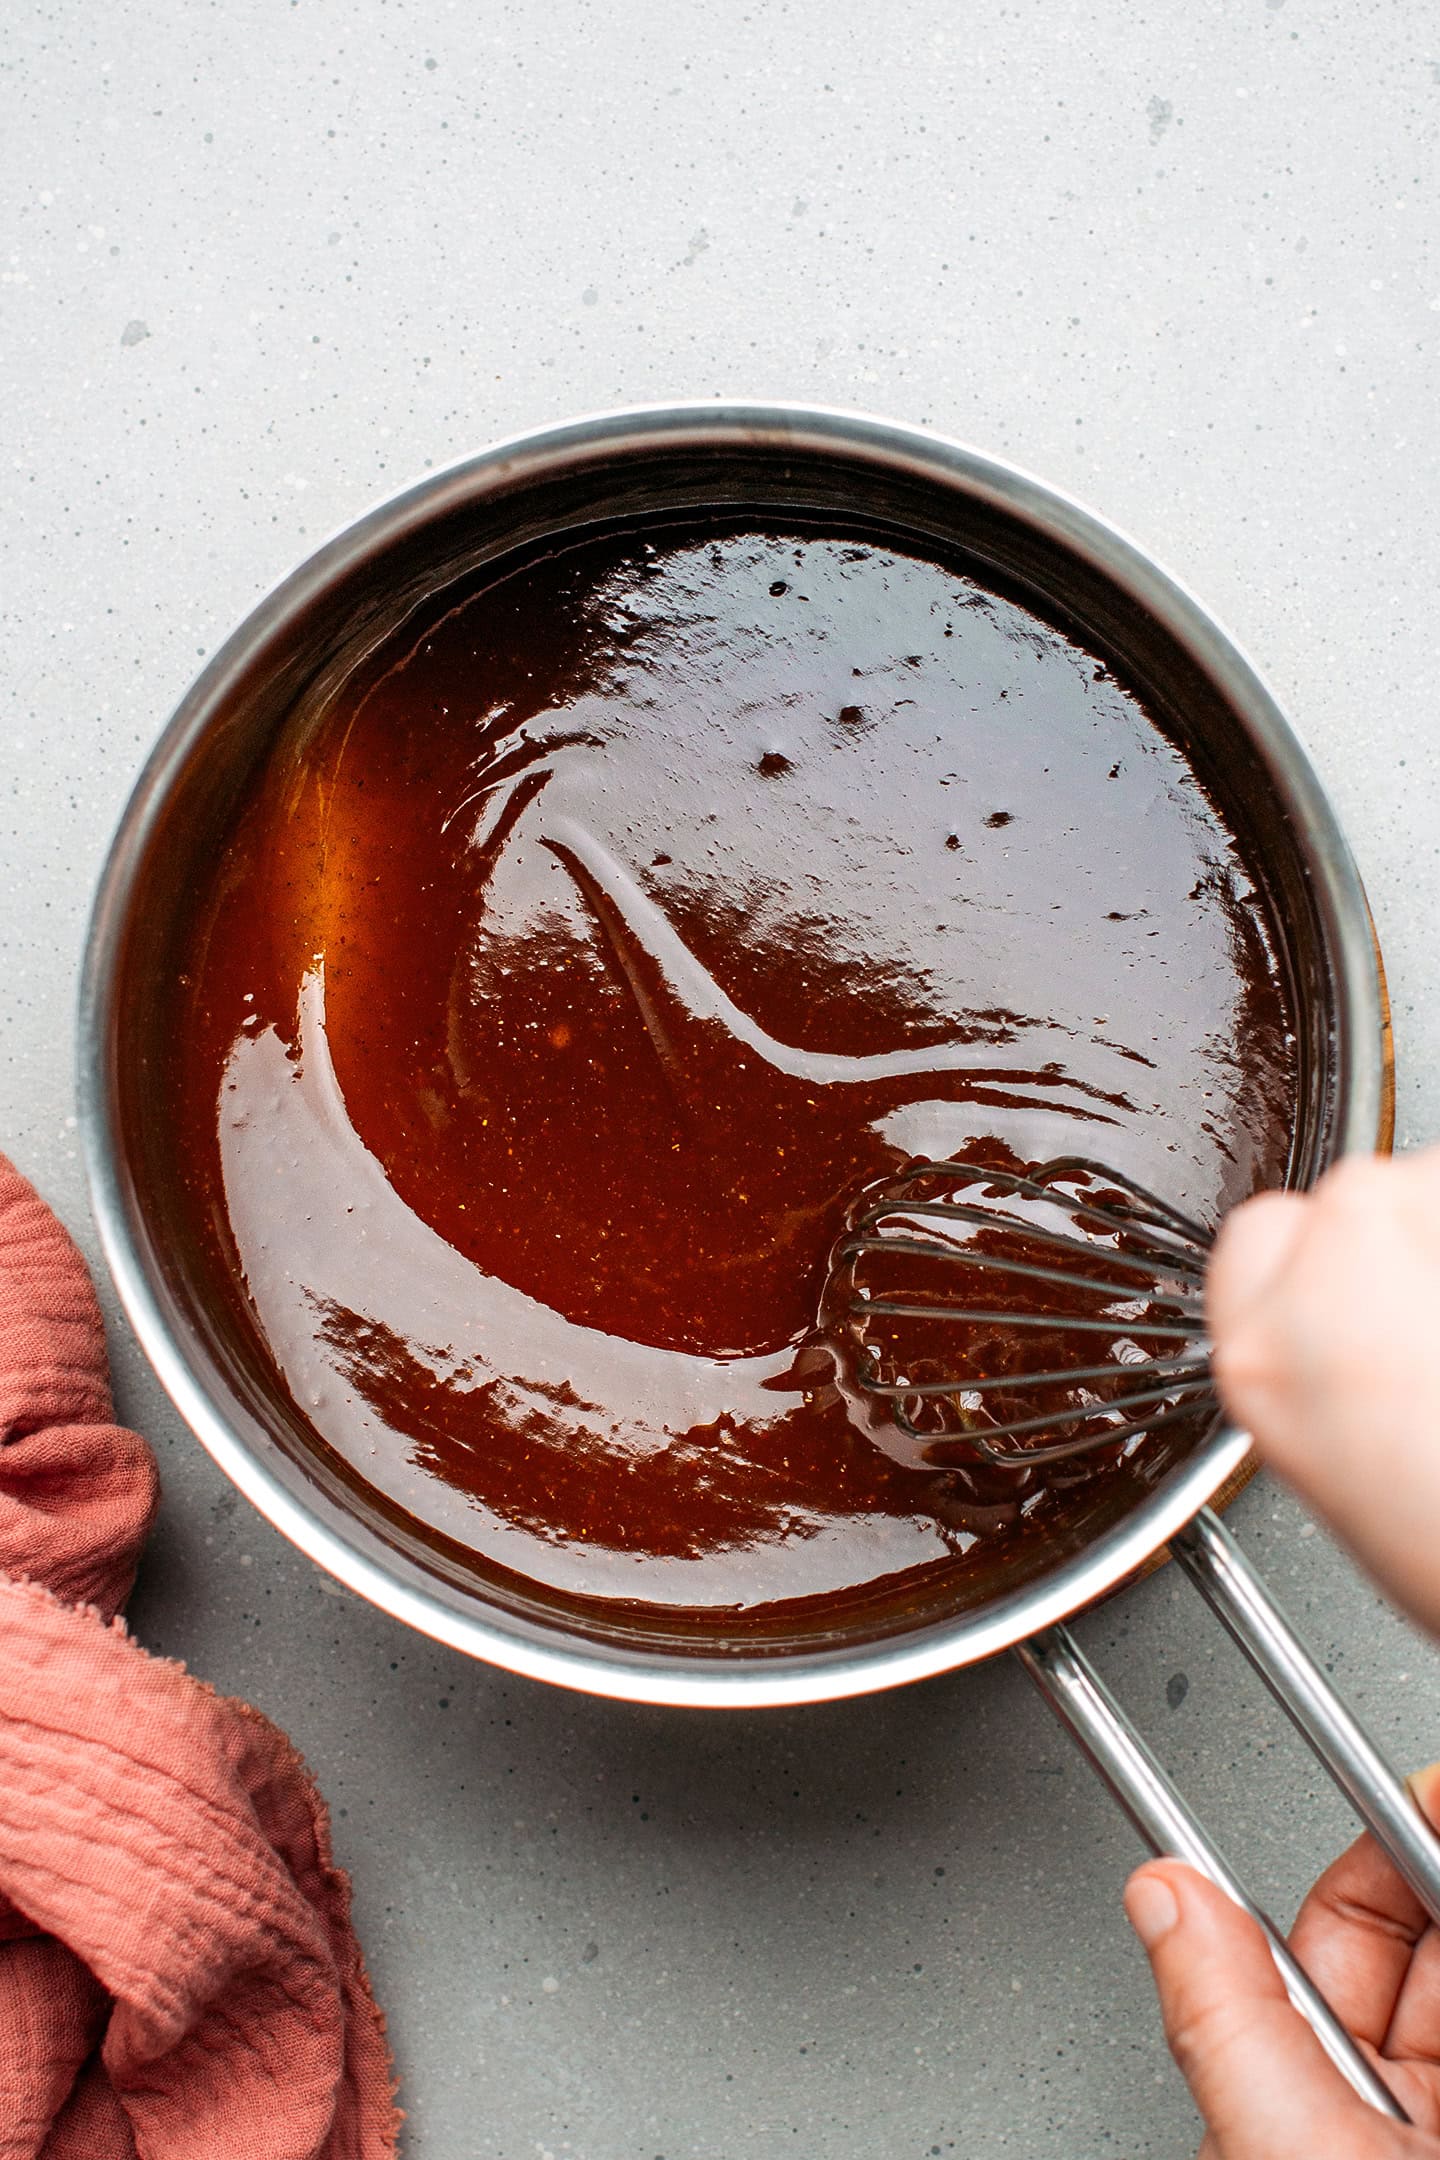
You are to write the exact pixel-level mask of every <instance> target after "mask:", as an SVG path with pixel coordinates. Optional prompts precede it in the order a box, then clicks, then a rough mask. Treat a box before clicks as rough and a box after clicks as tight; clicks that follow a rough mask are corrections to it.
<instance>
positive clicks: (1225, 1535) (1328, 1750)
mask: <svg viewBox="0 0 1440 2160" xmlns="http://www.w3.org/2000/svg"><path fill="white" fill-rule="evenodd" d="M1170 1550H1171V1551H1172V1552H1173V1553H1174V1555H1175V1557H1176V1559H1177V1560H1178V1561H1179V1562H1180V1564H1181V1566H1182V1567H1183V1568H1184V1569H1185V1572H1186V1573H1187V1574H1188V1575H1189V1577H1190V1579H1191V1581H1192V1582H1193V1583H1194V1584H1195V1585H1196V1587H1197V1589H1198V1590H1199V1591H1200V1593H1201V1595H1202V1596H1203V1597H1204V1598H1205V1600H1206V1602H1207V1603H1208V1604H1209V1605H1210V1606H1211V1608H1212V1609H1213V1611H1214V1612H1215V1614H1216V1615H1217V1617H1218V1618H1219V1619H1220V1621H1221V1622H1222V1623H1223V1625H1224V1626H1225V1627H1226V1628H1227V1629H1228V1631H1229V1633H1230V1634H1231V1635H1232V1636H1233V1637H1234V1639H1235V1641H1236V1642H1237V1643H1238V1644H1239V1646H1240V1648H1241V1649H1242V1650H1243V1651H1244V1653H1245V1655H1246V1657H1247V1658H1249V1660H1250V1663H1251V1664H1252V1665H1253V1666H1254V1668H1255V1670H1256V1672H1258V1673H1259V1675H1260V1677H1261V1679H1262V1680H1263V1681H1264V1682H1265V1685H1266V1686H1267V1687H1268V1688H1269V1690H1270V1692H1271V1694H1272V1695H1273V1696H1274V1697H1275V1700H1276V1701H1277V1702H1278V1703H1279V1705H1280V1707H1281V1709H1282V1710H1283V1711H1284V1712H1285V1714H1286V1716H1287V1717H1288V1718H1289V1719H1290V1720H1291V1722H1292V1724H1293V1725H1294V1726H1295V1728H1296V1730H1297V1731H1298V1732H1299V1733H1300V1734H1301V1735H1302V1737H1303V1738H1304V1739H1305V1740H1306V1741H1308V1743H1309V1745H1310V1746H1311V1747H1312V1748H1313V1749H1314V1751H1315V1754H1316V1755H1317V1756H1318V1758H1319V1760H1320V1762H1321V1763H1322V1764H1323V1766H1324V1768H1325V1769H1326V1771H1327V1772H1328V1773H1329V1775H1330V1776H1331V1777H1332V1778H1333V1779H1334V1780H1335V1783H1336V1784H1337V1785H1338V1786H1339V1788H1340V1790H1341V1792H1342V1793H1344V1795H1345V1797H1346V1799H1347V1800H1348V1801H1349V1802H1350V1805H1351V1806H1352V1807H1353V1808H1354V1810H1355V1812H1356V1814H1357V1815H1358V1816H1359V1817H1360V1820H1361V1821H1362V1822H1363V1823H1364V1824H1365V1825H1366V1827H1367V1828H1368V1829H1369V1830H1370V1831H1371V1833H1372V1835H1373V1836H1374V1838H1375V1840H1376V1842H1377V1843H1378V1844H1379V1845H1380V1846H1381V1848H1382V1850H1383V1851H1384V1852H1386V1853H1387V1854H1388V1855H1389V1857H1390V1859H1391V1860H1392V1861H1393V1863H1394V1865H1395V1867H1396V1868H1397V1869H1398V1871H1399V1873H1400V1874H1401V1875H1402V1876H1403V1877H1404V1879H1405V1881H1406V1882H1407V1883H1408V1884H1409V1885H1410V1888H1411V1889H1412V1890H1413V1891H1414V1893H1415V1895H1416V1897H1417V1898H1418V1899H1419V1900H1420V1903H1421V1904H1422V1905H1423V1906H1424V1908H1425V1910H1426V1912H1427V1913H1429V1915H1430V1918H1431V1919H1432V1920H1433V1921H1434V1922H1435V1923H1436V1924H1437V1926H1440V1840H1437V1838H1436V1836H1435V1832H1434V1831H1433V1830H1432V1829H1431V1828H1430V1825H1429V1824H1428V1823H1427V1822H1426V1820H1425V1818H1424V1816H1423V1815H1422V1814H1421V1812H1420V1810H1419V1808H1418V1807H1417V1806H1416V1804H1415V1800H1414V1798H1413V1796H1412V1794H1411V1793H1410V1791H1409V1789H1408V1787H1407V1786H1406V1785H1405V1784H1404V1783H1403V1782H1402V1781H1401V1779H1400V1778H1398V1777H1397V1776H1396V1774H1395V1772H1394V1771H1393V1770H1392V1769H1391V1767H1390V1765H1389V1764H1388V1763H1387V1762H1386V1760H1385V1758H1384V1756H1383V1755H1381V1753H1380V1751H1379V1749H1378V1748H1377V1747H1376V1746H1375V1743H1374V1742H1373V1741H1372V1740H1371V1738H1370V1736H1369V1734H1368V1733H1367V1732H1366V1731H1365V1729H1364V1727H1363V1726H1362V1725H1361V1724H1360V1722H1359V1720H1358V1719H1357V1718H1356V1717H1355V1716H1354V1714H1353V1712H1351V1711H1350V1710H1348V1709H1347V1708H1346V1706H1345V1704H1344V1703H1343V1702H1342V1701H1341V1700H1340V1697H1339V1696H1338V1695H1337V1694H1336V1692H1335V1690H1334V1688H1333V1687H1332V1686H1331V1685H1330V1682H1329V1680H1328V1679H1327V1678H1326V1676H1325V1674H1324V1673H1323V1672H1322V1671H1321V1669H1320V1667H1319V1666H1318V1665H1317V1664H1316V1662H1315V1659H1314V1658H1313V1657H1312V1656H1311V1654H1310V1652H1309V1651H1308V1650H1307V1649H1306V1648H1305V1645H1304V1643H1303V1642H1301V1640H1300V1638H1299V1636H1298V1635H1297V1634H1296V1632H1295V1629H1294V1627H1293V1626H1292V1625H1291V1623H1290V1621H1289V1620H1288V1619H1287V1618H1286V1616H1285V1613H1284V1612H1283V1610H1282V1609H1281V1607H1280V1606H1279V1605H1278V1604H1277V1603H1276V1601H1275V1599H1274V1597H1273V1596H1272V1595H1271V1593H1270V1591H1269V1590H1268V1589H1267V1588H1266V1586H1265V1584H1264V1582H1263V1581H1262V1580H1261V1578H1260V1576H1259V1575H1258V1574H1257V1573H1256V1572H1255V1569H1254V1568H1253V1567H1252V1566H1251V1565H1250V1562H1249V1561H1248V1560H1247V1559H1246V1557H1245V1555H1244V1553H1243V1552H1242V1551H1241V1550H1240V1547H1239V1546H1238V1545H1237V1544H1236V1542H1235V1540H1234V1538H1233V1537H1231V1535H1230V1532H1229V1531H1228V1530H1227V1529H1226V1528H1225V1525H1224V1524H1223V1523H1222V1522H1221V1520H1220V1518H1219V1516H1218V1515H1215V1514H1214V1513H1212V1511H1211V1510H1210V1509H1209V1508H1202V1509H1201V1511H1200V1513H1199V1514H1198V1515H1197V1516H1196V1517H1195V1519H1194V1521H1193V1522H1191V1523H1189V1524H1187V1526H1186V1528H1185V1529H1184V1530H1182V1531H1181V1532H1180V1533H1179V1535H1178V1536H1176V1537H1174V1538H1172V1539H1171V1541H1170Z"/></svg>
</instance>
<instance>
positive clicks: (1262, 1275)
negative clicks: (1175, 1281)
mask: <svg viewBox="0 0 1440 2160" xmlns="http://www.w3.org/2000/svg"><path fill="white" fill-rule="evenodd" d="M1309 1206H1310V1203H1309V1201H1308V1199H1307V1198H1306V1196H1305V1195H1304V1194H1303V1193H1280V1192H1266V1193H1257V1194H1256V1196H1255V1198H1254V1199H1253V1200H1247V1201H1246V1202H1245V1204H1244V1206H1243V1207H1238V1208H1236V1210H1235V1212H1234V1214H1233V1215H1228V1216H1227V1217H1226V1219H1225V1221H1224V1222H1223V1223H1222V1225H1221V1227H1220V1235H1219V1237H1218V1238H1217V1239H1216V1241H1215V1250H1214V1251H1213V1253H1212V1254H1211V1256H1210V1266H1209V1271H1208V1275H1207V1279H1206V1285H1205V1303H1206V1311H1207V1314H1208V1318H1209V1324H1210V1333H1211V1335H1212V1337H1213V1338H1214V1339H1215V1341H1216V1342H1219V1343H1225V1342H1228V1341H1229V1340H1230V1338H1231V1337H1232V1336H1233V1335H1234V1334H1235V1333H1236V1331H1237V1329H1239V1328H1240V1327H1242V1326H1243V1325H1244V1324H1245V1323H1246V1322H1247V1321H1248V1320H1249V1318H1250V1316H1251V1315H1252V1314H1253V1312H1254V1310H1255V1307H1256V1305H1257V1303H1258V1302H1259V1301H1260V1300H1261V1299H1263V1298H1264V1296H1265V1295H1266V1293H1267V1292H1268V1291H1270V1290H1272V1289H1273V1288H1274V1286H1275V1284H1276V1283H1277V1282H1278V1281H1279V1280H1280V1278H1281V1276H1282V1275H1283V1274H1284V1272H1285V1268H1286V1265H1287V1263H1288V1262H1289V1261H1290V1260H1291V1259H1292V1258H1293V1256H1294V1253H1295V1250H1296V1248H1297V1246H1298V1244H1299V1242H1300V1239H1301V1237H1302V1236H1303V1235H1304V1232H1305V1226H1306V1222H1307V1220H1308V1211H1309Z"/></svg>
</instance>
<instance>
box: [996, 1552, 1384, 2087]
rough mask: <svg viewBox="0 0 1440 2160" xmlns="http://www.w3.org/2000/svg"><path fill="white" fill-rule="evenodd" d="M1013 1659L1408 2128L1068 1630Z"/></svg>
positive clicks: (1356, 2080) (1335, 2057) (1337, 2059)
mask: <svg viewBox="0 0 1440 2160" xmlns="http://www.w3.org/2000/svg"><path fill="white" fill-rule="evenodd" d="M1207 1594H1208V1593H1207ZM1016 1656H1017V1657H1018V1658H1019V1659H1020V1662H1021V1664H1022V1665H1023V1666H1024V1667H1025V1670H1026V1671H1027V1672H1028V1673H1029V1675H1030V1677H1031V1679H1032V1680H1033V1681H1034V1682H1035V1685H1036V1686H1037V1687H1038V1688H1039V1690H1040V1692H1041V1694H1042V1695H1043V1696H1044V1697H1045V1700H1046V1701H1047V1702H1048V1703H1049V1705H1050V1707H1051V1709H1052V1710H1053V1711H1054V1712H1055V1714H1056V1716H1057V1717H1058V1718H1059V1720H1060V1722H1061V1724H1062V1725H1063V1726H1064V1727H1065V1729H1066V1730H1067V1732H1068V1733H1069V1734H1070V1736H1071V1738H1072V1739H1073V1740H1075V1741H1076V1743H1077V1744H1078V1745H1079V1747H1080V1749H1081V1751H1082V1753H1083V1754H1084V1755H1085V1756H1086V1757H1087V1758H1088V1760H1089V1762H1090V1763H1091V1765H1092V1766H1093V1768H1094V1769H1095V1770H1097V1771H1098V1772H1099V1774H1100V1776H1101V1778H1102V1779H1103V1780H1104V1782H1105V1783H1106V1785H1108V1786H1109V1788H1110V1791H1111V1792H1112V1793H1113V1794H1114V1796H1115V1798H1116V1800H1118V1802H1119V1803H1120V1806H1121V1807H1122V1808H1123V1809H1124V1811H1125V1813H1126V1814H1127V1815H1128V1816H1129V1818H1130V1820H1131V1822H1133V1823H1134V1825H1135V1828H1136V1829H1137V1830H1138V1831H1139V1833H1140V1835H1141V1837H1142V1838H1143V1839H1144V1841H1145V1843H1146V1844H1147V1845H1148V1846H1149V1847H1150V1850H1151V1851H1152V1852H1153V1853H1157V1854H1160V1855H1161V1856H1163V1857H1167V1858H1173V1859H1178V1860H1186V1861H1188V1862H1189V1863H1190V1865H1191V1866H1192V1867H1194V1868H1198V1869H1199V1870H1200V1872H1201V1874H1203V1875H1208V1876H1209V1878H1210V1880H1211V1881H1212V1882H1214V1883H1217V1884H1218V1885H1219V1887H1220V1888H1221V1889H1222V1890H1223V1891H1224V1892H1225V1893H1226V1895H1227V1896H1228V1897H1231V1898H1233V1899H1234V1900H1235V1903H1236V1904H1237V1905H1239V1906H1240V1907H1241V1908H1242V1909H1243V1910H1244V1911H1245V1912H1247V1913H1249V1914H1250V1916H1251V1918H1252V1919H1253V1920H1256V1921H1258V1922H1259V1924H1260V1926H1261V1927H1262V1928H1263V1929H1264V1931H1265V1934H1266V1937H1267V1939H1268V1941H1269V1944H1270V1954H1271V1956H1272V1957H1273V1958H1274V1960H1275V1963H1276V1966H1277V1968H1278V1969H1279V1973H1280V1977H1281V1979H1282V1980H1283V1981H1284V1983H1285V1991H1286V1993H1287V1994H1288V1995H1289V1997H1290V2000H1291V2002H1292V2003H1294V2005H1295V2007H1296V2009H1297V2010H1298V2011H1299V2012H1300V2015H1301V2016H1302V2017H1303V2018H1304V2019H1305V2020H1306V2022H1307V2023H1308V2025H1309V2026H1310V2028H1311V2030H1312V2031H1313V2032H1314V2034H1315V2036H1316V2038H1317V2039H1318V2040H1319V2042H1320V2044H1321V2046H1322V2047H1323V2048H1324V2050H1325V2052H1326V2054H1327V2055H1328V2056H1329V2057H1330V2060H1331V2061H1332V2062H1333V2063H1334V2064H1335V2066H1336V2068H1337V2069H1338V2070H1339V2071H1341V2072H1342V2074H1343V2075H1344V2076H1345V2077H1346V2078H1348V2080H1349V2082H1350V2084H1351V2085H1352V2086H1353V2087H1354V2089H1355V2091H1356V2092H1357V2093H1359V2095H1360V2097H1361V2098H1362V2099H1363V2100H1368V2101H1369V2103H1370V2105H1371V2106H1372V2107H1373V2108H1378V2109H1379V2111H1380V2112H1381V2114H1384V2115H1388V2116H1390V2117H1391V2118H1392V2119H1393V2120H1394V2121H1396V2122H1408V2121H1409V2119H1410V2118H1409V2117H1408V2115H1407V2114H1406V2113H1405V2110H1404V2109H1403V2108H1402V2107H1401V2105H1400V2103H1399V2101H1398V2100H1397V2099H1396V2098H1395V2096H1394V2094H1393V2093H1392V2092H1391V2091H1390V2088H1389V2087H1388V2085H1386V2084H1385V2083H1384V2082H1383V2080H1382V2079H1381V2078H1380V2076H1379V2075H1378V2073H1377V2072H1376V2071H1375V2070H1373V2069H1372V2068H1371V2066H1370V2064H1369V2063H1368V2062H1367V2061H1366V2059H1365V2057H1364V2056H1363V2055H1362V2054H1361V2052H1360V2050H1359V2048H1358V2047H1357V2046H1356V2045H1355V2042H1354V2041H1353V2040H1352V2039H1351V2037H1350V2035H1349V2033H1348V2032H1347V2031H1346V2030H1345V2027H1344V2026H1343V2025H1342V2024H1341V2023H1340V2020H1339V2019H1338V2018H1337V2017H1336V2015H1335V2013H1334V2011H1333V2010H1332V2009H1331V2008H1330V2005H1329V2004H1328V2003H1327V2002H1326V2000H1325V1998H1324V1996H1323V1995H1322V1994H1321V1993H1320V1990H1319V1989H1318V1988H1317V1987H1316V1986H1315V1985H1314V1983H1313V1982H1312V1981H1311V1980H1310V1979H1309V1978H1308V1977H1307V1975H1306V1974H1305V1973H1304V1972H1303V1971H1302V1970H1301V1968H1300V1966H1299V1965H1297V1964H1296V1962H1295V1960H1294V1958H1293V1957H1292V1956H1291V1955H1290V1952H1289V1950H1288V1948H1287V1947H1286V1944H1285V1940H1284V1938H1283V1936H1282V1935H1281V1934H1280V1932H1279V1930H1278V1928H1277V1927H1276V1926H1275V1924H1274V1922H1273V1921H1272V1920H1270V1919H1269V1918H1268V1917H1267V1915H1266V1914H1265V1913H1263V1912H1262V1911H1261V1910H1260V1908H1259V1906H1258V1905H1256V1904H1255V1902H1254V1900H1253V1899H1252V1898H1251V1897H1250V1896H1249V1894H1248V1893H1247V1892H1246V1890H1245V1889H1244V1888H1243V1886H1242V1884H1241V1882H1240V1880H1239V1878H1238V1876H1237V1875H1236V1874H1235V1872H1234V1870H1233V1869H1232V1868H1231V1866H1230V1863H1229V1862H1228V1861H1227V1860H1226V1858H1225V1856H1224V1855H1223V1853H1221V1851H1220V1850H1219V1848H1218V1847H1217V1846H1216V1845H1215V1844H1213V1843H1212V1841H1211V1840H1210V1838H1209V1837H1208V1836H1207V1834H1206V1832H1205V1831H1204V1829H1203V1828H1202V1827H1201V1825H1200V1823H1199V1822H1198V1821H1197V1819H1196V1817H1195V1816H1194V1815H1193V1814H1192V1813H1191V1811H1190V1809H1189V1807H1188V1806H1187V1805H1186V1803H1185V1801H1184V1800H1183V1799H1182V1798H1181V1796H1180V1794H1179V1792H1178V1791H1177V1790H1176V1788H1175V1786H1174V1785H1173V1784H1172V1783H1171V1781H1170V1779H1169V1777H1168V1776H1167V1775H1166V1773H1165V1771H1164V1770H1163V1769H1162V1768H1161V1766H1160V1763H1159V1762H1158V1760H1157V1759H1156V1757H1155V1756H1154V1755H1153V1754H1152V1753H1151V1752H1150V1749H1149V1748H1148V1747H1147V1746H1146V1744H1145V1742H1144V1741H1143V1740H1142V1739H1141V1738H1140V1735H1139V1734H1138V1733H1137V1732H1136V1731H1135V1728H1134V1727H1133V1726H1132V1725H1131V1723H1130V1721H1129V1719H1128V1718H1127V1717H1126V1716H1125V1713H1124V1712H1123V1711H1122V1710H1121V1708H1120V1706H1119V1704H1118V1703H1117V1702H1116V1701H1115V1698H1114V1697H1113V1696H1112V1695H1111V1693H1110V1691H1109V1689H1108V1688H1107V1687H1106V1686H1105V1684H1104V1682H1103V1681H1102V1680H1101V1678H1100V1676H1099V1674H1098V1673H1097V1672H1096V1671H1095V1669H1094V1667H1093V1666H1092V1665H1091V1664H1090V1662H1089V1660H1088V1659H1087V1658H1086V1657H1085V1656H1084V1654H1083V1652H1082V1651H1081V1650H1080V1647H1079V1645H1078V1644H1077V1643H1076V1642H1075V1640H1074V1638H1073V1637H1072V1635H1071V1634H1070V1631H1069V1629H1068V1628H1065V1627H1060V1626H1056V1627H1050V1628H1046V1629H1044V1630H1043V1631H1042V1632H1041V1633H1040V1634H1038V1635H1033V1636H1032V1637H1031V1638H1030V1640H1029V1641H1028V1642H1024V1643H1021V1644H1020V1645H1019V1646H1018V1648H1017V1650H1016ZM1287 1707H1288V1706H1287Z"/></svg>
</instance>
